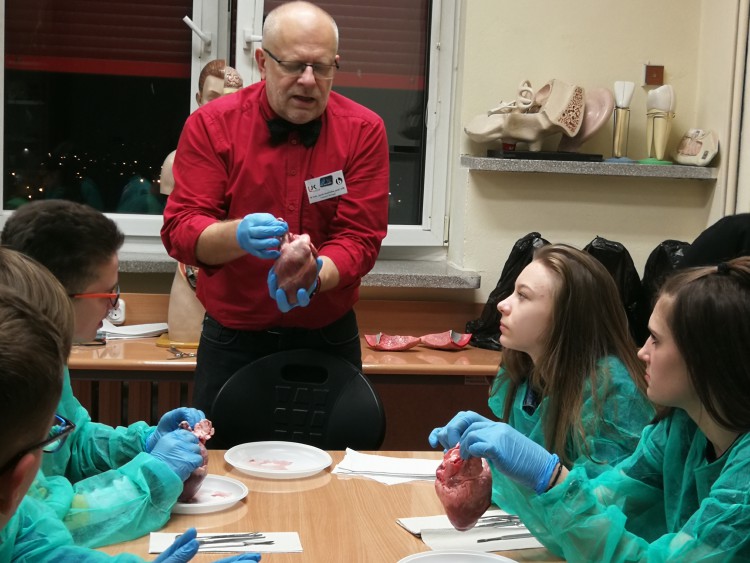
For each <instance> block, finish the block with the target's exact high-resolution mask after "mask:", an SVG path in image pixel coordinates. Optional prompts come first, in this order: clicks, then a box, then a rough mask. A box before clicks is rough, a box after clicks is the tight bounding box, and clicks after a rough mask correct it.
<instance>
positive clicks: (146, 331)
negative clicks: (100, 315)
mask: <svg viewBox="0 0 750 563" xmlns="http://www.w3.org/2000/svg"><path fill="white" fill-rule="evenodd" d="M167 331H169V326H168V325H167V323H149V324H142V325H123V326H115V325H113V324H112V323H111V322H109V321H108V320H107V319H104V320H103V321H102V328H100V329H99V330H98V332H97V337H104V338H106V339H107V340H118V339H126V338H145V337H148V336H159V335H160V334H163V333H165V332H167Z"/></svg>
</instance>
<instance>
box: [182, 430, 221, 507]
mask: <svg viewBox="0 0 750 563" xmlns="http://www.w3.org/2000/svg"><path fill="white" fill-rule="evenodd" d="M180 428H184V429H185V430H190V431H191V432H192V433H193V434H195V435H196V436H197V437H198V441H199V443H200V448H201V456H202V457H203V465H201V466H200V467H199V468H198V469H196V470H195V471H193V472H192V473H191V474H190V476H189V477H188V478H187V479H186V480H185V482H184V483H183V485H182V494H181V495H180V496H179V498H178V499H177V502H190V501H191V500H192V499H193V497H194V496H195V495H196V494H198V491H199V490H200V488H201V485H202V484H203V480H204V479H205V478H206V475H208V450H206V440H208V439H210V438H211V436H213V435H214V432H215V430H214V427H213V425H212V424H211V421H210V420H207V419H205V418H204V419H203V420H201V421H200V422H198V423H197V424H196V425H195V426H194V427H193V428H190V424H188V422H187V421H186V420H183V421H182V422H181V423H180Z"/></svg>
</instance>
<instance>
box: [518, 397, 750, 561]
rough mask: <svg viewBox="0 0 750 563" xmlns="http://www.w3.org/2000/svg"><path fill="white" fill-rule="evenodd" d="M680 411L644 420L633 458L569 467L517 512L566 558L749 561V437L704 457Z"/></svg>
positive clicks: (701, 441)
mask: <svg viewBox="0 0 750 563" xmlns="http://www.w3.org/2000/svg"><path fill="white" fill-rule="evenodd" d="M708 446H709V443H708V441H707V440H706V437H705V436H704V434H703V433H702V432H701V431H700V430H699V429H698V427H697V426H696V424H695V423H694V422H693V421H692V420H691V419H690V417H688V415H687V414H686V413H685V412H684V411H682V410H675V411H674V413H673V414H672V415H671V416H670V417H668V418H665V419H664V420H661V421H660V422H658V423H656V424H654V425H651V426H648V427H647V428H646V429H645V430H644V432H643V437H642V438H641V441H640V443H639V444H638V448H637V449H636V450H635V452H634V453H633V455H631V456H630V457H628V458H626V459H625V460H623V461H622V462H621V463H620V464H619V465H617V466H616V467H614V468H612V469H609V470H607V471H605V472H604V473H602V474H600V475H599V476H597V477H594V478H590V477H589V476H587V475H586V472H585V470H584V468H583V467H575V468H574V469H573V470H572V471H571V472H570V474H569V475H568V477H567V479H565V481H563V482H562V483H560V484H559V485H557V486H556V487H554V488H553V489H552V490H550V491H548V492H546V493H544V494H542V495H535V494H534V493H533V492H532V491H528V490H525V491H521V490H520V489H521V487H520V486H516V488H517V489H518V490H519V494H525V495H526V496H527V497H528V498H529V503H528V505H527V506H526V507H524V508H523V510H521V511H519V515H520V516H521V519H522V520H523V521H524V523H525V524H526V525H527V526H528V527H529V529H531V530H532V531H533V532H534V535H535V536H536V537H537V538H539V540H540V541H541V542H542V543H543V544H544V545H545V546H547V547H548V548H549V549H550V550H552V551H554V552H555V553H557V554H558V555H561V556H563V557H564V558H565V559H567V560H568V561H609V562H620V561H648V562H655V561H680V562H682V561H690V562H691V563H696V562H701V563H703V562H708V561H712V562H713V561H716V562H722V563H724V562H728V561H731V562H733V563H734V562H738V561H750V488H749V487H748V483H750V435H748V434H745V435H742V436H740V438H739V439H738V440H737V441H736V442H735V443H734V445H733V446H732V447H731V448H730V449H729V450H727V451H726V452H725V453H724V455H722V456H721V458H719V459H717V460H715V461H712V462H710V461H708V459H707V458H706V448H707V447H708Z"/></svg>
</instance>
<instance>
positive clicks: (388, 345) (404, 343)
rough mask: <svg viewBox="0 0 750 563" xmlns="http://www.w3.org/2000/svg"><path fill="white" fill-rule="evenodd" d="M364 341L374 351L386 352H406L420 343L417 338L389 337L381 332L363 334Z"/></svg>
mask: <svg viewBox="0 0 750 563" xmlns="http://www.w3.org/2000/svg"><path fill="white" fill-rule="evenodd" d="M365 341H366V342H367V345H368V346H369V347H370V348H372V349H374V350H387V351H389V352H395V351H399V350H408V349H409V348H414V346H416V345H418V344H419V343H420V342H421V340H420V338H419V337H418V336H391V335H390V334H383V333H382V332H379V333H377V334H365Z"/></svg>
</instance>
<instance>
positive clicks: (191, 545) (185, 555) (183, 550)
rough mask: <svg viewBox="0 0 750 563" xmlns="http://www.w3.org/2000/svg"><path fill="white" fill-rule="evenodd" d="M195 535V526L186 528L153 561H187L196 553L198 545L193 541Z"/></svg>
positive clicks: (182, 562)
mask: <svg viewBox="0 0 750 563" xmlns="http://www.w3.org/2000/svg"><path fill="white" fill-rule="evenodd" d="M196 535H197V533H196V531H195V528H188V530H187V531H186V532H185V533H184V534H182V535H181V536H177V538H176V539H175V540H174V542H173V543H172V545H170V546H169V547H168V548H167V549H166V550H165V551H163V552H162V553H161V555H159V557H157V558H156V559H154V561H153V563H187V561H190V560H191V559H192V558H193V557H194V556H195V554H196V553H198V548H199V547H200V545H198V542H197V541H195V536H196Z"/></svg>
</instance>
